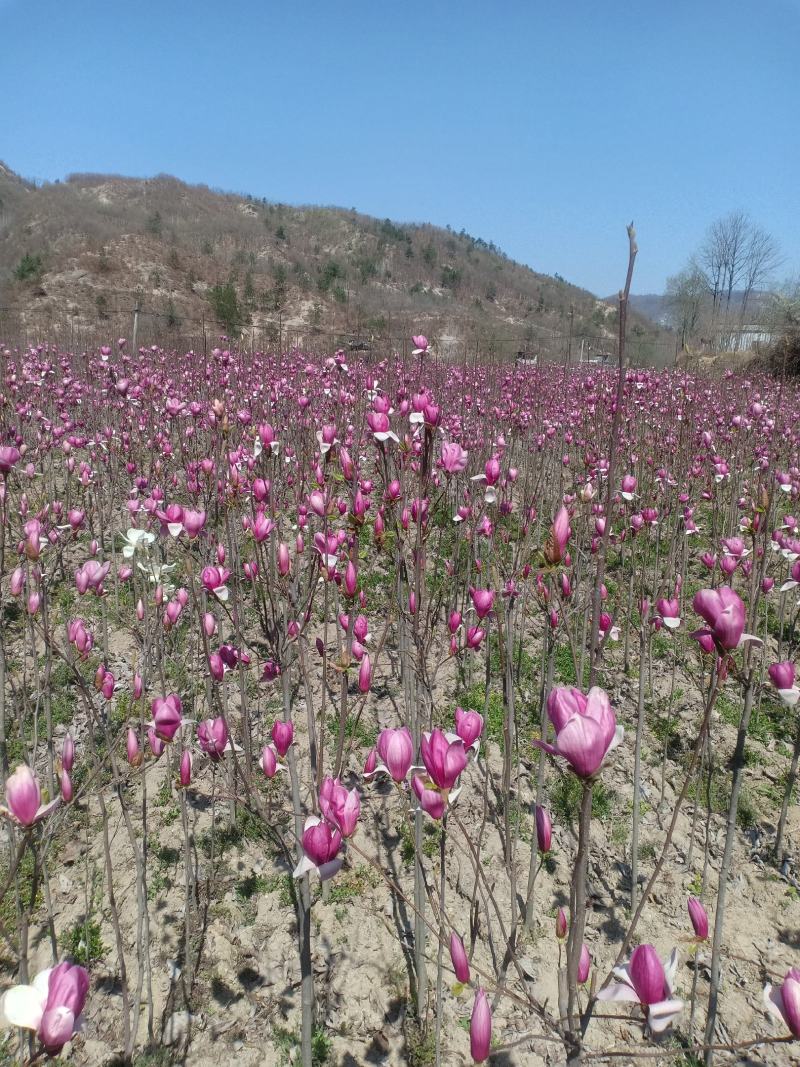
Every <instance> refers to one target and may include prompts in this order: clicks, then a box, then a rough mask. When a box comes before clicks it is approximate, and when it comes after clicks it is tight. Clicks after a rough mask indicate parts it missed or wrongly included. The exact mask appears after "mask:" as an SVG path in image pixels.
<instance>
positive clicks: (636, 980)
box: [597, 945, 683, 1034]
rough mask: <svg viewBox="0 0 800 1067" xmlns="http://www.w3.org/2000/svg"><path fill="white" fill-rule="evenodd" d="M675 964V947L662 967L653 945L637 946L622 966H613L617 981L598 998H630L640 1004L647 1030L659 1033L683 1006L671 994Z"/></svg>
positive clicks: (599, 994)
mask: <svg viewBox="0 0 800 1067" xmlns="http://www.w3.org/2000/svg"><path fill="white" fill-rule="evenodd" d="M677 967H678V950H677V949H673V951H672V955H671V956H670V959H669V962H668V963H667V965H666V966H664V964H663V963H662V962H661V960H660V959H659V957H658V953H657V952H656V950H655V949H654V948H653V946H652V945H639V946H638V947H637V948H635V949H634V950H633V952H632V954H631V958H630V960H629V962H628V963H627V964H626V965H625V966H624V967H615V968H614V971H613V973H614V975H615V977H616V978H618V979H619V981H617V982H612V983H611V984H610V985H608V986H606V988H605V989H601V990H600V992H599V993H598V994H597V995H598V997H599V999H600V1000H614V1001H620V1000H630V1001H634V1002H635V1003H638V1004H640V1005H641V1007H642V1011H643V1012H644V1014H645V1018H646V1019H647V1025H648V1026H649V1027H650V1030H651V1031H652V1032H653V1033H656V1034H658V1033H661V1031H662V1030H666V1028H667V1027H668V1026H669V1025H670V1024H671V1022H672V1020H673V1019H674V1018H675V1016H676V1015H678V1013H679V1012H680V1011H681V1010H682V1009H683V1001H682V1000H677V999H675V998H674V997H673V996H672V989H673V986H674V984H675V972H676V970H677Z"/></svg>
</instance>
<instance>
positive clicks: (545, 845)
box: [536, 804, 553, 852]
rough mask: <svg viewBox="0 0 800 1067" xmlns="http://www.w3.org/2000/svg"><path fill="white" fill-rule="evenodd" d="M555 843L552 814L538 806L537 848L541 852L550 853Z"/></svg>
mask: <svg viewBox="0 0 800 1067" xmlns="http://www.w3.org/2000/svg"><path fill="white" fill-rule="evenodd" d="M552 841H553V824H552V821H551V819H550V813H549V812H548V811H547V810H546V809H545V808H543V807H541V805H539V804H537V805H536V847H537V848H538V849H539V851H540V852H549V851H550V847H551V845H552Z"/></svg>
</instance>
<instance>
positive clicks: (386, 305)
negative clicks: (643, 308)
mask: <svg viewBox="0 0 800 1067" xmlns="http://www.w3.org/2000/svg"><path fill="white" fill-rule="evenodd" d="M137 305H138V306H139V307H141V309H142V317H143V319H144V318H145V317H146V316H147V315H149V316H150V317H151V319H152V320H153V322H154V323H161V324H162V328H163V329H164V331H168V330H175V331H177V330H182V331H183V332H190V328H191V330H195V331H196V329H198V328H199V327H198V326H197V324H198V323H200V322H201V321H202V322H203V324H204V327H205V324H210V325H212V326H213V327H214V328H217V327H219V328H220V329H225V330H226V331H227V332H229V333H237V332H243V331H248V330H258V331H261V334H262V335H263V334H269V332H270V331H273V332H275V331H277V330H281V331H283V330H285V331H287V332H288V331H290V330H291V331H293V332H294V333H293V335H294V336H302V335H303V334H304V333H305V334H309V333H311V332H313V331H322V330H325V331H326V332H330V333H331V334H337V335H339V336H348V337H352V338H354V339H356V340H358V339H362V338H367V339H369V338H370V337H374V336H383V337H401V336H406V335H408V334H409V332H410V331H423V332H428V333H429V334H430V335H432V336H434V337H438V338H442V339H445V340H449V341H451V342H452V343H457V344H461V343H463V344H465V345H466V344H467V342H470V343H471V342H472V341H473V340H475V342H476V344H478V343H479V342H480V341H482V340H486V339H491V338H502V339H507V340H508V343H509V344H510V345H511V346H512V347H513V346H514V345H516V346H517V347H519V348H520V349H521V350H524V351H528V350H531V351H538V350H540V349H543V348H544V349H546V348H548V346H550V347H551V348H552V347H553V346H556V345H558V346H560V347H559V348H558V350H559V351H560V350H561V348H563V347H565V346H566V341H565V340H564V338H566V337H567V334H568V333H569V335H570V336H573V335H574V336H576V337H577V336H580V335H582V336H591V337H596V338H598V342H597V344H598V346H600V347H603V346H606V347H607V345H608V344H610V343H611V342H612V341H613V339H614V337H615V335H616V325H615V323H616V311H615V309H614V308H613V307H609V306H608V305H607V304H606V303H605V302H603V301H600V300H598V299H597V298H596V297H594V296H593V295H592V294H591V293H589V292H587V291H586V290H583V289H580V288H578V287H576V286H573V285H570V284H569V283H567V282H566V281H565V280H564V279H562V278H560V277H559V276H558V275H556V276H552V277H551V276H549V275H546V274H539V273H536V272H535V271H533V270H531V269H530V268H528V267H526V266H523V265H521V264H519V263H515V262H514V261H513V260H511V259H509V258H508V257H506V256H505V255H504V254H503V253H502V252H501V251H500V250H499V249H498V248H496V247H495V246H494V245H493V244H492V243H491V242H486V241H484V240H481V239H480V238H475V237H471V236H470V235H469V234H466V233H465V232H463V231H462V232H461V233H455V232H454V231H452V230H449V229H441V228H439V227H435V226H431V225H428V224H426V223H408V224H406V223H396V222H392V221H390V220H388V219H383V220H381V219H376V218H372V217H370V216H367V215H363V214H360V213H358V212H356V211H355V210H351V211H348V210H345V209H342V208H335V207H311V206H306V207H290V206H288V205H285V204H275V203H270V202H268V201H266V200H261V199H257V198H254V197H249V196H242V195H235V194H231V193H223V192H217V191H213V190H211V189H209V188H207V187H206V186H202V185H187V184H186V183H184V182H182V181H179V180H178V179H176V178H172V177H169V176H164V175H161V176H158V177H156V178H149V179H138V178H124V177H119V176H114V175H103V174H80V175H72V176H69V177H68V178H67V179H66V180H65V181H63V182H53V183H46V184H43V185H36V184H33V183H30V182H27V181H25V180H24V179H22V178H20V177H19V176H18V175H17V174H15V173H14V172H13V171H12V170H11V169H10V168H9V167H8V166H6V165H5V164H0V306H3V307H6V308H10V309H12V310H11V311H9V312H6V320H5V332H6V333H8V332H9V331H10V330H11V328H12V327H11V326H10V325H9V323H10V321H11V320H10V318H9V316H11V315H13V316H16V318H15V319H14V322H15V323H16V324H17V325H18V326H19V328H20V329H24V330H25V331H26V333H28V334H32V333H36V332H40V333H42V334H44V333H46V332H47V331H48V330H53V329H59V330H62V331H63V329H64V328H65V327H66V325H67V324H69V326H70V327H71V328H72V329H75V328H84V329H88V328H89V327H92V326H95V327H96V326H98V325H99V327H100V328H101V329H104V328H105V327H104V324H107V328H108V332H109V334H110V333H112V332H113V329H115V328H117V327H118V328H119V329H124V327H125V323H126V322H128V323H129V322H130V314H131V311H132V309H133V308H134V306H137ZM632 325H633V327H634V328H635V329H636V330H637V331H638V332H639V334H640V336H641V337H645V338H649V337H653V338H656V337H657V336H658V330H657V329H655V328H653V327H652V326H650V324H648V323H647V322H646V320H644V319H641V318H638V317H634V321H633V323H632ZM2 326H3V323H2V321H0V333H2V332H3V330H2ZM276 340H277V337H276Z"/></svg>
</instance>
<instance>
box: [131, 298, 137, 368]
mask: <svg viewBox="0 0 800 1067" xmlns="http://www.w3.org/2000/svg"><path fill="white" fill-rule="evenodd" d="M138 337H139V298H138V297H137V298H136V305H135V306H134V309H133V342H132V345H133V354H134V355H136V353H137V352H138V351H139V349H138V347H137V342H138Z"/></svg>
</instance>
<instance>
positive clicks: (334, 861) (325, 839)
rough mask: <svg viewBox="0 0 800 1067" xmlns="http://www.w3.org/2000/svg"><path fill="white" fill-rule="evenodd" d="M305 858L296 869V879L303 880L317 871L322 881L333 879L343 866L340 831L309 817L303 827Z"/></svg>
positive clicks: (320, 820)
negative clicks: (303, 877) (305, 876)
mask: <svg viewBox="0 0 800 1067" xmlns="http://www.w3.org/2000/svg"><path fill="white" fill-rule="evenodd" d="M302 843H303V858H302V859H301V860H300V862H299V863H298V865H297V866H296V867H295V869H294V875H293V877H295V878H301V877H302V876H303V875H304V874H307V873H308V872H309V871H316V872H317V874H318V875H319V877H320V880H321V881H323V882H324V881H327V879H328V878H333V876H334V875H335V874H336V873H337V871H338V870H339V868H340V867H341V866H342V859H341V858H340V857H339V850H340V849H341V847H342V834H341V831H340V830H332V829H331V827H330V826H329V825H328V824H327V823H326V822H323V821H322V819H319V818H317V816H316V815H309V816H308V818H307V819H306V821H305V825H304V827H303V842H302Z"/></svg>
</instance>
